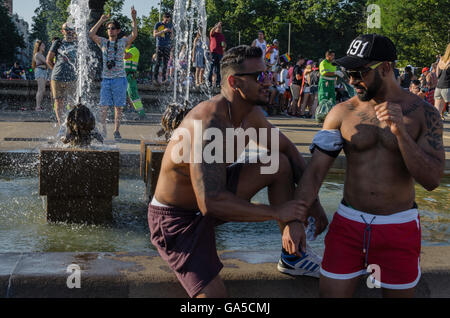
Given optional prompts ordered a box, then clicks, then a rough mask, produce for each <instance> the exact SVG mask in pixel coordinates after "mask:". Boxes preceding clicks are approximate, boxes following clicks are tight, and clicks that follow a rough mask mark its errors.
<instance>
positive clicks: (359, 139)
mask: <svg viewBox="0 0 450 318" xmlns="http://www.w3.org/2000/svg"><path fill="white" fill-rule="evenodd" d="M403 121H404V123H405V126H406V129H407V131H408V133H409V135H410V136H411V137H412V138H413V139H414V140H416V139H417V137H418V136H419V127H417V125H416V124H415V123H414V119H412V118H409V117H407V116H404V117H403ZM341 133H342V137H343V138H344V140H345V146H346V147H347V148H348V149H349V150H355V151H366V150H371V149H374V148H383V149H387V150H389V151H393V152H396V151H398V142H397V138H396V137H395V135H394V134H393V133H392V132H391V129H390V127H389V125H388V124H387V123H386V122H380V121H379V120H378V119H377V117H376V114H375V112H374V111H373V112H367V111H354V112H351V113H350V114H349V116H348V117H347V118H346V119H345V120H344V121H343V123H342V126H341Z"/></svg>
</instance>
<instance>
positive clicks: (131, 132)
mask: <svg viewBox="0 0 450 318" xmlns="http://www.w3.org/2000/svg"><path fill="white" fill-rule="evenodd" d="M135 118H136V114H134V113H126V114H125V119H124V122H123V124H122V127H121V129H120V132H121V134H122V138H123V140H122V141H120V142H118V143H116V142H115V141H114V140H113V139H112V133H113V130H114V126H113V120H112V117H111V120H110V123H109V124H108V139H107V141H106V143H109V144H116V146H117V147H119V149H120V150H121V151H124V152H136V153H137V152H139V151H140V141H141V140H142V139H154V138H157V137H156V132H157V131H158V130H159V121H160V118H161V115H160V114H156V113H152V114H147V120H144V121H137V120H135ZM269 119H270V121H271V122H272V123H273V124H274V125H276V126H277V127H278V128H279V129H280V130H281V131H282V132H283V133H284V134H286V135H287V136H288V138H289V139H290V140H292V142H294V143H295V145H296V146H297V147H298V149H299V150H300V152H302V153H309V151H308V147H309V145H310V143H311V140H312V138H313V136H314V134H315V133H316V132H317V131H318V130H319V129H321V125H320V124H318V123H317V122H315V121H314V120H312V119H298V118H288V117H286V116H273V117H269ZM57 131H58V127H57V125H56V121H55V119H54V115H53V113H50V112H34V111H23V112H6V111H3V112H1V111H0V151H20V150H23V151H25V150H28V151H29V150H37V149H39V148H40V147H42V146H45V145H46V144H48V143H49V142H50V143H54V138H53V137H54V136H55V135H56V133H57ZM444 146H445V150H446V159H447V161H449V162H450V118H448V117H447V120H446V121H445V122H444ZM447 169H450V166H448V165H447Z"/></svg>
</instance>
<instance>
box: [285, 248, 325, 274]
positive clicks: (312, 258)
mask: <svg viewBox="0 0 450 318" xmlns="http://www.w3.org/2000/svg"><path fill="white" fill-rule="evenodd" d="M321 263H322V258H321V257H320V256H319V255H317V254H316V253H315V252H314V251H313V250H312V248H311V247H310V246H309V245H308V244H306V253H303V252H302V257H298V256H296V255H289V254H287V253H285V251H284V250H283V251H282V252H281V257H280V260H279V261H278V265H277V268H278V270H279V271H280V272H281V273H284V274H288V275H293V276H302V275H305V276H311V277H315V278H319V277H320V265H321Z"/></svg>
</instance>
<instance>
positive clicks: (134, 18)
mask: <svg viewBox="0 0 450 318" xmlns="http://www.w3.org/2000/svg"><path fill="white" fill-rule="evenodd" d="M136 14H137V12H136V10H135V9H134V6H132V7H131V17H132V18H133V20H136Z"/></svg>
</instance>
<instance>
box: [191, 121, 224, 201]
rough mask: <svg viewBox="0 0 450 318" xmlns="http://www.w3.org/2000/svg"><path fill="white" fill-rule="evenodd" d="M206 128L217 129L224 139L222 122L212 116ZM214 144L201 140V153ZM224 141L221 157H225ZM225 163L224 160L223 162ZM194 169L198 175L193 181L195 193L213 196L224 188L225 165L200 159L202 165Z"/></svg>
mask: <svg viewBox="0 0 450 318" xmlns="http://www.w3.org/2000/svg"><path fill="white" fill-rule="evenodd" d="M207 128H218V129H220V130H221V131H222V135H223V136H224V137H225V136H226V133H225V128H226V126H225V125H224V123H223V120H221V119H220V118H218V117H217V116H214V117H213V118H212V119H211V121H210V122H209V123H208V124H207V125H206V127H205V129H207ZM212 142H214V140H203V143H202V152H203V149H205V147H206V146H207V145H208V144H210V143H212ZM225 149H226V147H225V139H224V140H223V155H224V156H225V154H226V153H225ZM223 162H225V160H223ZM196 169H199V170H200V171H199V172H200V173H199V174H197V178H196V180H193V181H194V182H195V184H196V188H197V191H198V193H199V195H201V196H205V197H206V196H207V195H211V196H215V195H217V194H218V193H220V192H221V191H223V190H225V188H226V181H227V173H226V165H225V163H214V162H213V163H206V162H205V161H204V158H202V163H200V164H198V165H197V167H196Z"/></svg>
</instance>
